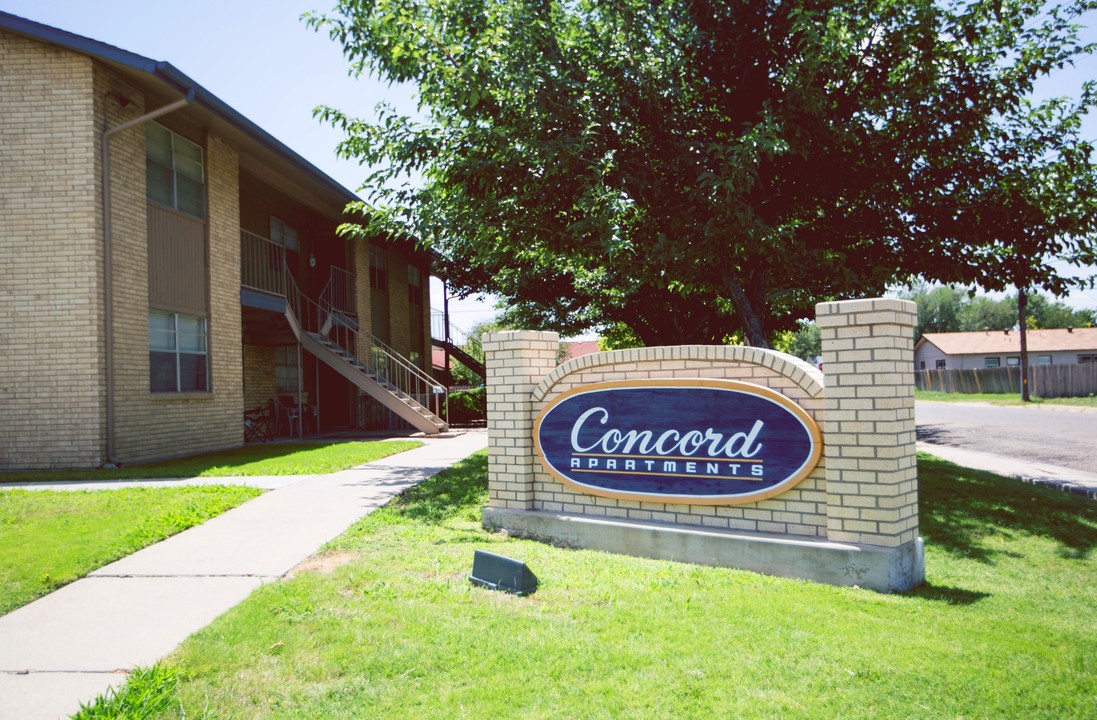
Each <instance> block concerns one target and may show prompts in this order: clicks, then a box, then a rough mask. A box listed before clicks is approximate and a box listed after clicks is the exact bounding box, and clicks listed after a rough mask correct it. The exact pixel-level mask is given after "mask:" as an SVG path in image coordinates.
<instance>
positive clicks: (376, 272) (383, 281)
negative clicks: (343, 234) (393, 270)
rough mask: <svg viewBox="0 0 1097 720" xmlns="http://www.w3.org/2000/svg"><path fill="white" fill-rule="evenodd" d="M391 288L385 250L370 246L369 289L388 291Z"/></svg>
mask: <svg viewBox="0 0 1097 720" xmlns="http://www.w3.org/2000/svg"><path fill="white" fill-rule="evenodd" d="M388 286H389V276H388V269H387V266H386V262H385V249H384V248H382V247H377V246H376V245H370V246H369V287H370V289H371V290H387V289H388Z"/></svg>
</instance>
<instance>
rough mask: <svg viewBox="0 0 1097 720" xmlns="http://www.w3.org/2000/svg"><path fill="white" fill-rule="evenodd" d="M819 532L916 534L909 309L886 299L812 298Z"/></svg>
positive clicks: (869, 539) (857, 536) (879, 541)
mask: <svg viewBox="0 0 1097 720" xmlns="http://www.w3.org/2000/svg"><path fill="white" fill-rule="evenodd" d="M815 311H816V322H817V323H818V325H819V328H820V330H821V331H822V339H823V372H824V373H825V377H826V397H825V402H824V406H823V407H824V414H823V420H824V423H823V424H824V428H825V434H824V438H825V441H824V452H825V453H826V473H827V537H828V539H830V540H833V541H836V542H854V543H860V544H865V545H881V546H885V547H893V548H894V547H899V546H901V545H903V544H904V543H907V542H911V541H914V540H916V539H917V537H918V467H917V458H916V451H915V445H914V442H915V440H914V377H913V372H914V342H913V328H914V325H915V322H916V321H917V309H916V306H915V304H914V303H913V302H910V301H908V300H896V299H890V298H877V299H871V300H849V301H844V302H832V303H820V304H819V305H817V306H816V308H815Z"/></svg>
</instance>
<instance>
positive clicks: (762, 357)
mask: <svg viewBox="0 0 1097 720" xmlns="http://www.w3.org/2000/svg"><path fill="white" fill-rule="evenodd" d="M660 360H700V361H704V362H717V363H720V362H726V363H747V364H752V365H761V366H764V367H768V368H770V369H771V370H773V371H774V372H776V373H778V374H780V375H783V376H784V377H787V378H789V379H790V380H792V382H794V383H796V385H797V386H799V387H800V388H801V389H803V391H804V392H805V393H807V395H808V397H813V398H814V397H820V396H821V395H822V394H823V388H824V385H823V373H822V372H821V371H820V370H819V369H817V368H815V367H813V366H812V365H810V364H808V363H806V362H804V361H803V360H801V359H800V358H798V357H795V356H793V355H789V354H787V353H781V352H777V351H776V350H765V349H762V348H756V347H748V346H745V345H675V346H670V347H646V348H631V349H629V350H611V351H609V352H601V353H594V354H593V355H583V356H582V357H577V358H575V359H573V360H568V361H567V362H565V363H564V364H563V365H559V366H557V367H556V369H555V370H553V371H552V372H551V373H549V374H548V375H546V376H545V378H544V379H543V380H542V381H541V383H540V384H539V385H538V386H537V389H536V390H534V391H533V399H534V401H540V400H544V399H545V397H547V396H548V394H549V392H551V390H552V388H553V387H554V386H555V385H556V384H557V383H558V382H560V381H561V380H562V379H563V378H565V377H567V376H568V375H571V374H572V373H575V372H579V371H580V370H589V369H591V368H596V367H606V366H611V365H619V364H623V363H641V362H658V361H660Z"/></svg>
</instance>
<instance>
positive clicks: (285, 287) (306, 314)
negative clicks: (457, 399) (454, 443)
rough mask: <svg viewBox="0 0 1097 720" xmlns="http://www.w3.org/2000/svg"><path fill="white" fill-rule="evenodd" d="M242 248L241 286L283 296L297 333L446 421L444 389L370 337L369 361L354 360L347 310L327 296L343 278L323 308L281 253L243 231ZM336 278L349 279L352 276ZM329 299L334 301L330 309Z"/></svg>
mask: <svg viewBox="0 0 1097 720" xmlns="http://www.w3.org/2000/svg"><path fill="white" fill-rule="evenodd" d="M241 245H242V247H241V251H242V252H241V266H242V267H241V284H242V285H244V286H245V287H250V288H253V289H256V290H262V291H264V292H270V293H273V294H277V295H282V296H283V297H284V298H285V299H286V307H287V309H288V310H289V312H290V314H291V315H292V317H293V321H294V323H296V325H297V326H298V329H299V330H300V331H301V332H304V333H308V334H310V335H312V336H314V337H319V338H320V343H321V344H322V345H324V346H326V347H327V348H328V349H329V350H330V351H331V352H334V353H335V354H337V355H339V356H340V357H341V358H342V359H343V360H344V361H346V362H348V363H350V364H351V365H353V366H354V367H356V368H357V369H358V370H359V371H361V372H364V373H366V374H367V375H368V376H370V377H371V379H373V380H374V381H376V382H378V383H380V384H381V385H382V386H384V387H385V389H386V390H388V391H389V393H391V394H393V395H394V396H396V397H397V398H398V399H400V400H402V401H404V402H407V401H408V400H410V401H413V402H414V403H415V404H417V405H419V406H421V407H422V408H424V409H425V410H426V411H427V412H431V413H433V414H434V416H435V417H436V418H442V417H444V415H443V412H448V409H449V393H448V391H447V390H446V387H445V385H443V384H440V383H437V382H435V380H434V379H433V378H431V377H430V376H429V375H428V374H427V373H425V372H424V371H423V370H422V369H420V368H418V367H416V366H415V365H414V364H413V363H412V362H411V361H410V360H408V359H407V358H405V357H403V356H402V355H400V354H399V353H397V352H396V351H395V350H393V349H392V348H391V347H389V346H388V345H386V344H385V343H383V342H381V341H380V340H379V339H377V338H376V337H375V336H373V335H372V334H371V335H370V336H369V340H370V344H369V347H370V351H369V357H368V358H366V359H365V360H363V359H362V358H359V357H358V331H357V330H356V329H355V328H354V327H352V326H351V324H350V323H348V322H346V321H345V320H344V319H342V318H345V317H346V313H345V312H344V310H343V308H345V307H346V306H347V304H346V303H339V302H338V300H339V297H338V296H339V292H340V291H339V290H338V289H337V290H335V291H334V292H330V293H329V289H331V288H333V287H335V285H338V284H341V283H342V282H343V281H345V280H346V278H344V277H339V278H336V277H335V276H334V275H333V279H334V280H336V282H335V283H334V284H333V282H332V281H331V280H329V283H328V286H327V287H326V288H325V290H324V292H323V293H322V294H321V302H316V301H314V300H312V299H311V298H309V297H308V296H307V295H305V294H304V293H303V292H301V289H300V288H299V287H298V286H297V282H296V281H295V280H294V278H293V275H292V274H291V273H290V272H289V268H288V266H287V265H286V258H285V248H283V247H282V246H280V245H278V244H276V243H274V242H271V241H270V240H267V239H266V238H264V237H261V236H259V235H255V234H254V233H249V232H247V231H246V230H241ZM333 269H335V268H333ZM340 272H343V273H344V275H347V276H349V277H350V278H351V279H353V275H350V274H349V273H346V272H345V271H340ZM333 297H334V299H335V300H336V304H335V306H334V307H333V302H332V299H333ZM339 305H342V306H343V307H342V308H341V307H339ZM432 405H433V409H432Z"/></svg>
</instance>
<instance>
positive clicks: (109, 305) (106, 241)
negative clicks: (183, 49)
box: [100, 89, 196, 465]
mask: <svg viewBox="0 0 1097 720" xmlns="http://www.w3.org/2000/svg"><path fill="white" fill-rule="evenodd" d="M195 96H196V92H195V91H194V89H191V90H190V91H189V92H188V93H187V95H186V97H184V98H182V99H180V100H176V101H175V102H173V103H170V104H168V105H165V106H163V107H161V108H157V109H156V110H153V111H152V112H148V113H145V114H144V115H142V116H140V117H136V118H134V119H132V120H129V121H127V122H124V123H122V124H121V125H116V126H115V127H112V128H107V129H106V130H104V131H103V139H102V142H101V143H100V146H101V149H102V151H103V326H104V330H105V343H104V345H105V347H104V349H105V356H106V357H105V359H106V370H107V458H106V463H105V464H106V465H117V463H116V462H115V459H114V260H113V256H112V243H111V222H110V213H111V193H110V139H111V137H112V136H113V135H115V134H116V133H119V132H122V131H123V130H126V129H128V128H131V127H133V126H135V125H140V124H142V123H145V122H148V121H149V120H153V119H155V118H158V117H160V116H161V115H167V114H168V113H170V112H175V111H176V110H178V109H179V108H181V107H185V106H186V105H189V104H190V103H192V102H193V101H194V98H195Z"/></svg>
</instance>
